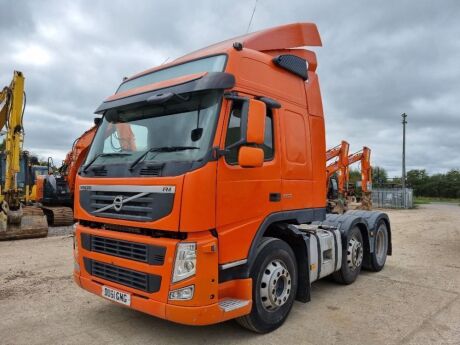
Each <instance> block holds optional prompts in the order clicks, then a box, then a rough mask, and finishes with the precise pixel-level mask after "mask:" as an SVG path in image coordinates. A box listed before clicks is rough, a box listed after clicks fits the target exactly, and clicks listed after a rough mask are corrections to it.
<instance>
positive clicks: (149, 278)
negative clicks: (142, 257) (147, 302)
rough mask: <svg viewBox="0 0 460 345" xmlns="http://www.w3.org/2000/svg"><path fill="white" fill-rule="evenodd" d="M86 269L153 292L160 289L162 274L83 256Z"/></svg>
mask: <svg viewBox="0 0 460 345" xmlns="http://www.w3.org/2000/svg"><path fill="white" fill-rule="evenodd" d="M83 260H84V264H85V269H86V271H87V272H88V273H89V274H90V275H92V276H95V277H99V278H102V279H106V280H108V281H111V282H114V283H118V284H121V285H124V286H129V287H132V288H134V289H138V290H142V291H145V292H149V293H153V292H157V291H158V290H160V286H161V276H158V275H155V274H148V273H144V272H139V271H134V270H130V269H127V268H123V267H119V266H115V265H111V264H107V263H104V262H100V261H96V260H91V259H89V258H83Z"/></svg>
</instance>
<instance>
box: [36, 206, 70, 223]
mask: <svg viewBox="0 0 460 345" xmlns="http://www.w3.org/2000/svg"><path fill="white" fill-rule="evenodd" d="M41 208H42V210H43V213H44V214H45V215H46V218H47V219H48V224H49V225H50V226H66V225H72V224H73V223H74V218H73V210H72V209H71V208H70V207H65V206H42V207H41Z"/></svg>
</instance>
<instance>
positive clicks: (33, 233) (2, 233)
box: [0, 206, 48, 241]
mask: <svg viewBox="0 0 460 345" xmlns="http://www.w3.org/2000/svg"><path fill="white" fill-rule="evenodd" d="M22 211H23V215H22V218H21V221H20V223H19V224H7V223H6V222H1V224H0V241H6V240H20V239H26V238H38V237H46V236H48V222H47V221H46V217H45V215H44V213H43V211H42V210H41V209H40V208H38V207H35V206H25V207H23V208H22Z"/></svg>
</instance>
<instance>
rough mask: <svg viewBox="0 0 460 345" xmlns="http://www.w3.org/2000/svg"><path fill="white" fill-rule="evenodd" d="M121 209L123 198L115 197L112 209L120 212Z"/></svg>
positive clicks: (120, 196)
mask: <svg viewBox="0 0 460 345" xmlns="http://www.w3.org/2000/svg"><path fill="white" fill-rule="evenodd" d="M122 207H123V196H122V195H117V196H116V197H115V199H113V208H114V209H115V211H117V212H120V210H121V208H122Z"/></svg>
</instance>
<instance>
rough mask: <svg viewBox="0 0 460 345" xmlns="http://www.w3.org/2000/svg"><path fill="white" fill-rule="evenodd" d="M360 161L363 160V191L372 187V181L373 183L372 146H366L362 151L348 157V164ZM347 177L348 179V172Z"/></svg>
mask: <svg viewBox="0 0 460 345" xmlns="http://www.w3.org/2000/svg"><path fill="white" fill-rule="evenodd" d="M359 161H360V162H361V189H362V191H363V192H368V191H369V188H370V183H372V168H371V149H370V148H368V147H366V146H364V147H363V149H362V150H361V151H358V152H355V153H353V154H351V155H350V156H349V157H348V165H351V164H353V163H356V162H359ZM347 170H348V169H347ZM346 179H347V181H348V174H347V178H346Z"/></svg>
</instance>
